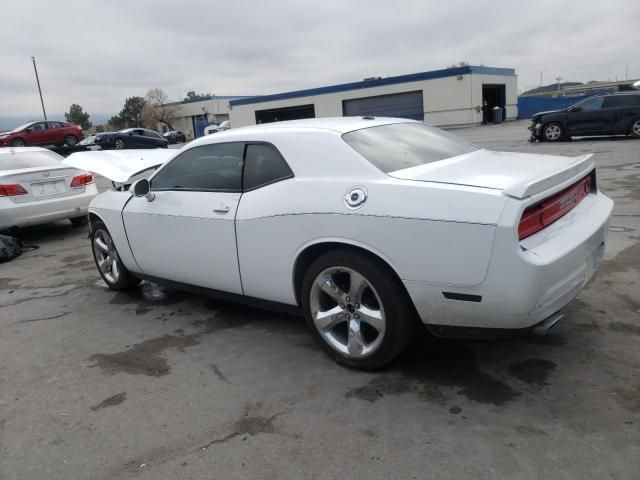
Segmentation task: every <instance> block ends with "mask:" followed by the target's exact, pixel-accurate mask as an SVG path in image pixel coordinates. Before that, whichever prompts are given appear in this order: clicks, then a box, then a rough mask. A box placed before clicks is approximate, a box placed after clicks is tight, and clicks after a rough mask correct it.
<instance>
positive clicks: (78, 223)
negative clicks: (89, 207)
mask: <svg viewBox="0 0 640 480" xmlns="http://www.w3.org/2000/svg"><path fill="white" fill-rule="evenodd" d="M69 221H70V222H71V224H72V225H73V226H74V227H82V226H84V225H86V224H87V223H89V218H87V216H86V215H84V216H82V217H74V218H70V219H69Z"/></svg>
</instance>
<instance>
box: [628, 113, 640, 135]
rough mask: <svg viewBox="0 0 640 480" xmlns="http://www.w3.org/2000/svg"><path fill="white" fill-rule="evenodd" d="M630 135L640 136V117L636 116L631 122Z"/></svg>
mask: <svg viewBox="0 0 640 480" xmlns="http://www.w3.org/2000/svg"><path fill="white" fill-rule="evenodd" d="M629 135H631V136H632V137H635V138H640V118H636V119H635V120H634V121H633V122H631V128H629Z"/></svg>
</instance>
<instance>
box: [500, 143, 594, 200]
mask: <svg viewBox="0 0 640 480" xmlns="http://www.w3.org/2000/svg"><path fill="white" fill-rule="evenodd" d="M592 157H593V153H588V154H586V155H580V156H579V157H574V158H572V160H573V161H572V162H571V163H570V164H569V165H568V166H567V167H566V168H563V169H562V170H559V171H557V172H555V173H553V174H552V175H548V176H545V177H540V178H533V179H531V180H527V181H526V182H522V183H519V184H517V185H513V186H511V187H509V188H507V189H505V190H504V191H503V193H504V194H505V195H509V196H510V197H514V198H525V197H530V196H532V195H535V194H537V193H541V192H544V191H545V190H548V189H550V188H553V187H555V186H556V185H559V184H561V183H564V182H566V181H567V180H570V179H572V178H576V177H577V178H581V177H583V176H584V175H586V174H587V173H589V172H590V171H591V170H593V169H594V168H595V167H596V164H595V161H593V160H592Z"/></svg>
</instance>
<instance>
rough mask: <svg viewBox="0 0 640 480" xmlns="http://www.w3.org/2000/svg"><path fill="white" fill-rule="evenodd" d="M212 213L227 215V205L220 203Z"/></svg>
mask: <svg viewBox="0 0 640 480" xmlns="http://www.w3.org/2000/svg"><path fill="white" fill-rule="evenodd" d="M213 211H214V212H216V213H229V205H225V204H224V203H221V204H220V205H219V206H218V207H216V208H214V209H213Z"/></svg>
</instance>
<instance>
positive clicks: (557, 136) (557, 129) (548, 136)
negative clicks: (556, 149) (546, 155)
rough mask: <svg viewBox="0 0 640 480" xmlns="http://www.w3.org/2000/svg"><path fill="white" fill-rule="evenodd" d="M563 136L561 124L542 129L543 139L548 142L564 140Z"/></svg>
mask: <svg viewBox="0 0 640 480" xmlns="http://www.w3.org/2000/svg"><path fill="white" fill-rule="evenodd" d="M563 135H564V132H563V130H562V125H560V124H559V123H556V122H553V123H548V124H546V125H545V126H544V127H543V128H542V137H543V138H544V140H545V141H547V142H557V141H559V140H561V139H562V137H563Z"/></svg>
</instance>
